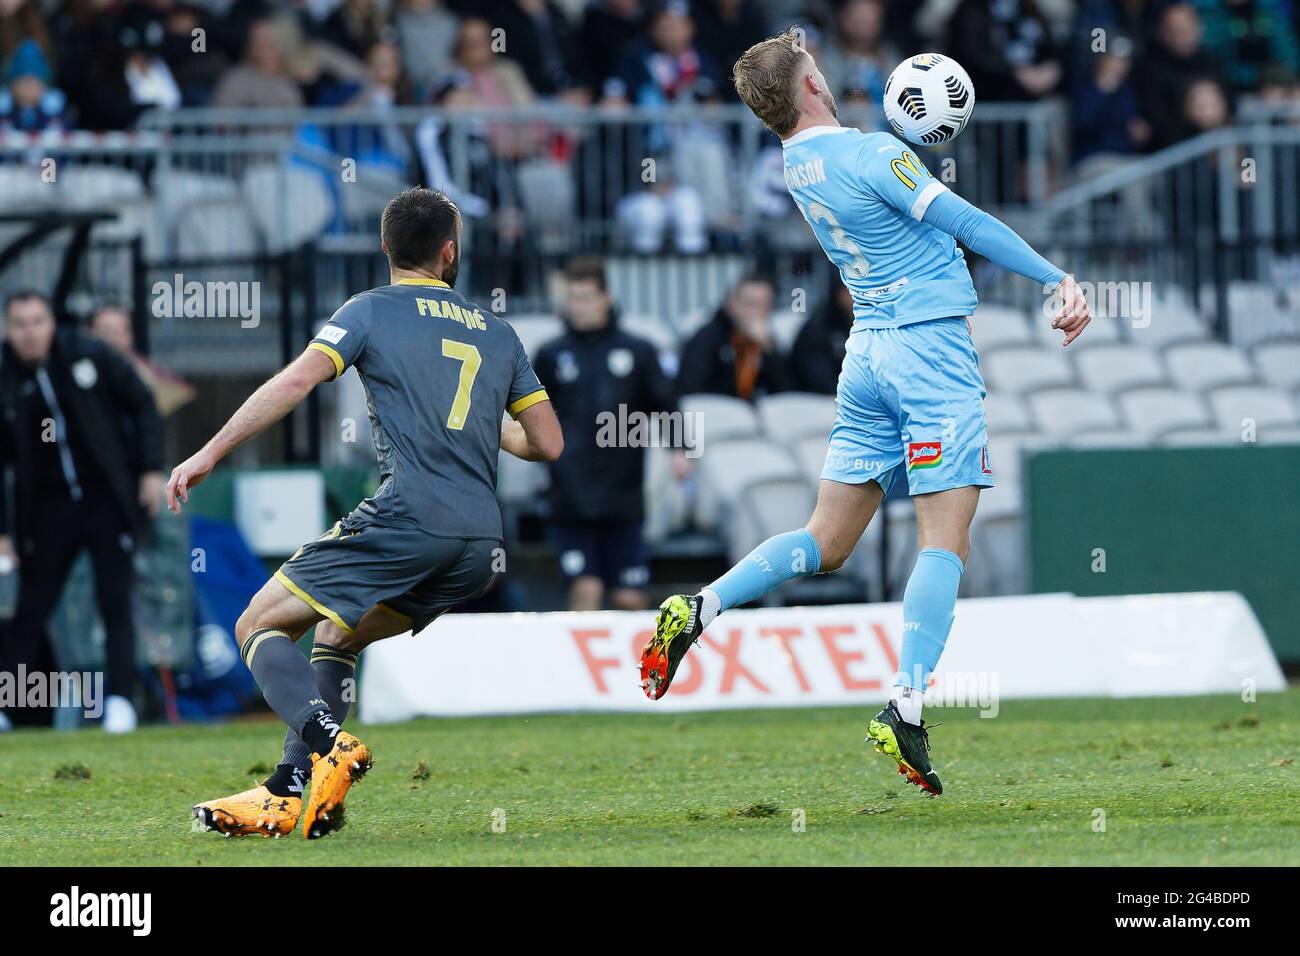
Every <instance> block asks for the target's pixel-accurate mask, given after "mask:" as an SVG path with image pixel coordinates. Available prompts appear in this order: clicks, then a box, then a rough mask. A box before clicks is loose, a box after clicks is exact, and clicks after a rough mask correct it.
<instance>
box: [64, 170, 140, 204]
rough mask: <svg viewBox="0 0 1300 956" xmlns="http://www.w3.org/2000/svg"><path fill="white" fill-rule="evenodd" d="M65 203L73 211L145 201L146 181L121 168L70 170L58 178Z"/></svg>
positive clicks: (133, 171) (135, 173) (132, 171)
mask: <svg viewBox="0 0 1300 956" xmlns="http://www.w3.org/2000/svg"><path fill="white" fill-rule="evenodd" d="M59 190H60V192H61V193H62V196H61V199H62V201H63V202H64V203H65V204H66V205H67V206H69V207H70V208H73V209H99V208H103V207H110V208H111V207H114V206H117V205H120V204H123V203H132V202H140V201H142V200H143V199H144V198H145V188H144V180H143V179H141V178H140V174H139V173H137V172H136V171H135V170H133V169H126V168H125V167H122V166H90V165H87V166H69V167H68V168H67V169H65V170H63V171H62V172H61V174H60V175H59Z"/></svg>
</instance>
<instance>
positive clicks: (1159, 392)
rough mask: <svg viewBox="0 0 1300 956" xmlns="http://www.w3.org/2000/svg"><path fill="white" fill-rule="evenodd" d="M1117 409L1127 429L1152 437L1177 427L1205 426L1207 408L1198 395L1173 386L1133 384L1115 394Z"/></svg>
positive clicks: (1209, 421) (1208, 418)
mask: <svg viewBox="0 0 1300 956" xmlns="http://www.w3.org/2000/svg"><path fill="white" fill-rule="evenodd" d="M1118 401H1119V407H1120V412H1121V413H1122V414H1123V416H1124V419H1125V421H1127V422H1128V425H1129V427H1130V428H1131V429H1133V430H1134V431H1137V432H1141V433H1142V434H1144V435H1147V436H1148V437H1151V438H1155V437H1158V436H1160V435H1162V434H1164V433H1166V432H1171V431H1174V430H1175V429H1180V428H1205V427H1207V426H1209V425H1210V424H1211V420H1210V412H1209V409H1207V408H1206V407H1205V403H1204V402H1202V401H1201V399H1200V396H1197V395H1193V394H1192V393H1191V392H1182V391H1179V390H1178V389H1176V388H1135V389H1133V390H1131V391H1128V392H1125V393H1124V394H1123V395H1121V396H1119V399H1118Z"/></svg>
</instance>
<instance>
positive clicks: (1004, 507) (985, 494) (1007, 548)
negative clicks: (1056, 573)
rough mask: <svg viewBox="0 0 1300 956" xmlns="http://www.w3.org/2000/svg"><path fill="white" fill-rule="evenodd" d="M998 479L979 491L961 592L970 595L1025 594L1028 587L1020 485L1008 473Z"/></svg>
mask: <svg viewBox="0 0 1300 956" xmlns="http://www.w3.org/2000/svg"><path fill="white" fill-rule="evenodd" d="M994 467H995V468H996V467H997V466H996V465H995V466H994ZM995 480H996V481H997V484H996V485H994V486H993V487H992V488H986V489H984V491H982V492H981V493H980V503H979V508H978V509H977V510H976V512H975V519H974V520H973V521H972V522H971V531H970V542H971V543H970V557H969V558H968V559H967V561H966V573H965V574H964V575H963V579H962V593H964V594H967V595H970V596H984V595H993V594H1022V593H1024V592H1025V590H1026V589H1027V587H1026V586H1027V584H1028V581H1027V580H1026V578H1027V574H1026V568H1025V536H1024V531H1023V527H1022V523H1023V520H1024V518H1023V508H1024V505H1023V503H1022V497H1023V495H1022V492H1021V485H1020V482H1019V481H1018V480H1016V479H1014V478H1010V477H1008V476H1001V477H997V478H996V479H995Z"/></svg>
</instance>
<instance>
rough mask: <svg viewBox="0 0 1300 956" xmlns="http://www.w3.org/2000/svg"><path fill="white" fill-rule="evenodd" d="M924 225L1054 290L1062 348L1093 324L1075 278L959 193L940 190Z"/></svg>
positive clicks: (925, 217)
mask: <svg viewBox="0 0 1300 956" xmlns="http://www.w3.org/2000/svg"><path fill="white" fill-rule="evenodd" d="M921 221H922V222H925V223H928V224H929V225H931V226H934V227H935V228H936V229H942V230H943V231H944V232H946V233H948V235H950V236H952V237H953V238H955V239H956V240H957V241H958V242H960V243H961V244H962V245H964V246H965V247H966V248H967V249H970V250H971V251H972V252H975V253H978V254H979V255H981V256H983V257H984V258H985V259H988V260H989V261H990V262H993V263H995V264H997V265H1000V266H1001V267H1002V268H1004V269H1008V270H1010V271H1011V272H1015V273H1018V274H1019V275H1022V276H1024V277H1025V278H1027V279H1033V280H1034V281H1036V282H1038V283H1039V284H1040V285H1042V286H1043V288H1044V289H1051V290H1054V291H1055V292H1056V293H1057V294H1058V295H1059V296H1060V298H1061V307H1060V309H1059V310H1058V311H1057V313H1056V316H1055V317H1054V318H1053V319H1052V328H1054V329H1060V330H1061V331H1062V332H1064V333H1065V341H1064V342H1063V343H1062V345H1069V344H1070V343H1071V342H1073V341H1074V340H1075V339H1077V338H1078V337H1079V335H1080V333H1082V332H1083V330H1084V328H1085V327H1086V326H1087V325H1088V323H1089V322H1090V321H1091V320H1092V316H1091V315H1090V313H1089V311H1088V301H1087V299H1086V298H1085V297H1084V295H1083V291H1082V290H1081V289H1080V288H1079V286H1078V285H1077V284H1076V283H1075V281H1074V277H1073V276H1070V275H1067V274H1066V273H1065V270H1064V269H1061V268H1059V267H1058V266H1055V265H1053V264H1052V263H1050V262H1048V261H1047V260H1046V259H1044V258H1043V257H1042V256H1040V255H1039V254H1038V253H1037V252H1035V251H1034V249H1033V247H1032V246H1030V245H1029V243H1027V242H1025V240H1024V239H1022V238H1020V236H1019V234H1018V233H1016V231H1015V230H1014V229H1012V228H1011V227H1010V226H1008V225H1007V224H1006V223H1004V222H1002V220H1000V219H998V218H997V217H995V216H990V215H989V214H988V213H986V212H984V211H983V210H982V209H977V208H976V207H975V206H972V205H971V204H970V203H968V202H967V201H966V200H965V199H962V198H961V197H960V196H958V195H957V194H956V193H953V192H950V191H949V190H948V189H946V188H943V187H941V188H940V189H939V190H938V191H937V192H936V194H935V195H934V197H933V199H932V200H931V201H930V202H929V204H928V206H927V208H926V210H925V213H924V216H923V217H922V220H921Z"/></svg>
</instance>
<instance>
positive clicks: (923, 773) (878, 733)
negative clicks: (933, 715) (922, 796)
mask: <svg viewBox="0 0 1300 956" xmlns="http://www.w3.org/2000/svg"><path fill="white" fill-rule="evenodd" d="M867 740H868V741H871V742H872V743H874V744H875V745H876V750H877V751H878V752H880V753H883V754H888V755H889V756H891V757H893V758H894V759H895V760H897V761H898V772H899V773H901V774H902V775H903V776H904V777H906V778H907V782H908V783H914V784H916V785H917V786H918V787H920V788H921V789H922V790H924V791H925V792H926V793H929V794H933V795H934V796H936V797H937V796H938V795H939V794H941V793H943V784H942V783H940V782H939V775H938V774H937V773H935V772H934V768H933V767H932V766H930V735H929V734H928V733H927V732H926V728H925V721H924V720H923V721H921V723H920V726H918V725H916V724H909V723H908V722H907V721H905V720H903V718H902V715H900V714H899V712H898V708H897V707H896V706H895V705H894V702H893V701H892V700H891V701H890V702H889V703H888V704H886V705H885V709H884V710H882V711H881V712H880V713H878V714H876V716H875V717H873V718H872V720H871V723H870V724H868V725H867Z"/></svg>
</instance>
